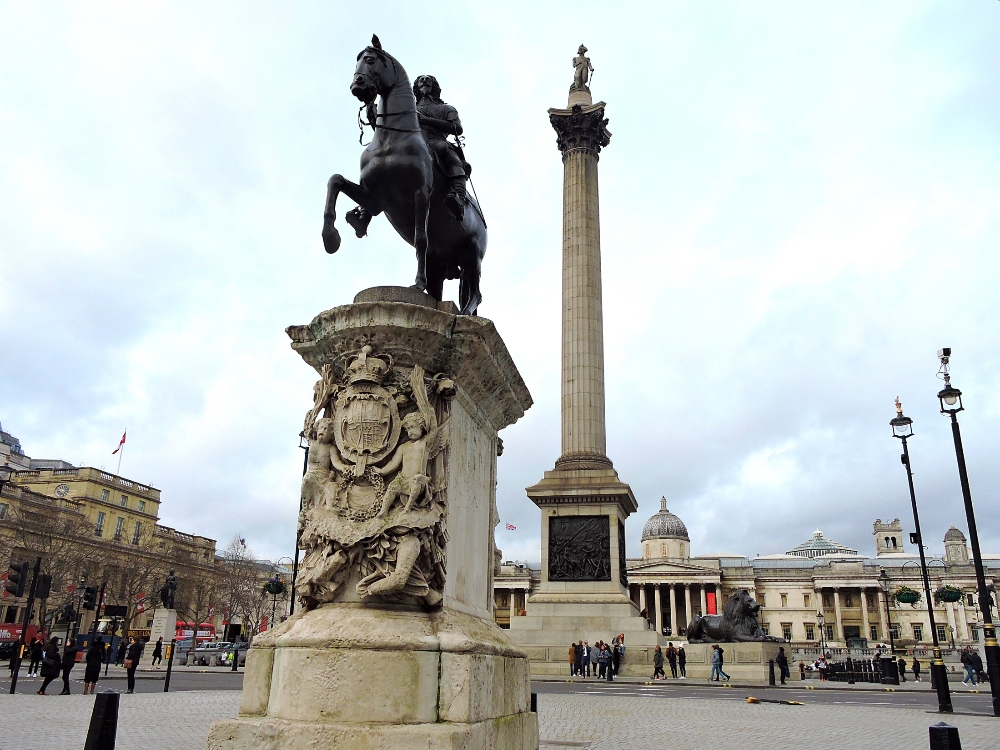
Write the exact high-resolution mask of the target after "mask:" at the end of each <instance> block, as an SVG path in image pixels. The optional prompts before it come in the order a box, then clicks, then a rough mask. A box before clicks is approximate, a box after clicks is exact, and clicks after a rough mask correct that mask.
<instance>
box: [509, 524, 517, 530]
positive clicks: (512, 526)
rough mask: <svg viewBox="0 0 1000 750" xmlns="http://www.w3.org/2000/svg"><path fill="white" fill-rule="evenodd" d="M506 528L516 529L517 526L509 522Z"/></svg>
mask: <svg viewBox="0 0 1000 750" xmlns="http://www.w3.org/2000/svg"><path fill="white" fill-rule="evenodd" d="M507 530H508V531H517V526H515V525H514V524H512V523H509V524H507Z"/></svg>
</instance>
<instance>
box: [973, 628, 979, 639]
mask: <svg viewBox="0 0 1000 750" xmlns="http://www.w3.org/2000/svg"><path fill="white" fill-rule="evenodd" d="M972 640H973V641H975V642H976V643H979V628H972Z"/></svg>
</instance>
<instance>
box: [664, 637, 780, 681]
mask: <svg viewBox="0 0 1000 750" xmlns="http://www.w3.org/2000/svg"><path fill="white" fill-rule="evenodd" d="M674 645H677V644H674ZM718 645H720V646H722V648H723V651H724V653H723V659H724V660H725V663H724V664H723V665H722V671H723V672H725V673H726V674H728V675H729V677H730V679H731V680H732V681H733V682H749V683H753V684H757V685H766V684H767V679H768V672H767V662H768V660H769V659H774V658H775V657H776V656H777V655H778V649H779V648H781V646H785V653H786V654H787V653H789V652H788V646H787V644H782V643H767V642H754V643H720V644H718ZM684 652H685V653H686V654H687V676H688V678H689V679H695V680H707V679H708V676H709V675H710V674H711V672H712V644H711V643H688V644H686V645H685V646H684ZM790 661H791V657H789V662H790ZM774 670H775V672H774V675H775V677H776V678H777V679H781V675H780V673H779V672H778V667H777V665H775V667H774Z"/></svg>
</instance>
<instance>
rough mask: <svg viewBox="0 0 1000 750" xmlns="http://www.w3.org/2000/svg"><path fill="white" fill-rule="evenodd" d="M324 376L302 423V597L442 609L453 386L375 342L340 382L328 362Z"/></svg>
mask: <svg viewBox="0 0 1000 750" xmlns="http://www.w3.org/2000/svg"><path fill="white" fill-rule="evenodd" d="M321 374H322V379H321V380H320V381H319V382H318V383H317V384H316V387H315V389H314V403H313V408H312V409H310V410H309V412H308V413H307V415H306V423H305V426H304V427H305V432H306V435H307V436H308V437H309V460H308V466H307V470H306V473H305V476H304V477H303V480H302V514H301V516H300V518H299V524H300V529H301V532H302V533H301V543H302V547H303V548H304V549H306V556H305V559H304V561H303V564H302V574H301V576H300V579H299V581H300V583H299V586H298V590H299V594H300V598H301V599H302V601H303V603H304V605H305V606H306V607H315V606H318V605H319V604H322V603H324V602H330V601H338V600H344V599H354V600H362V601H363V600H366V599H368V598H371V597H382V598H388V599H390V600H397V601H413V600H422V601H423V602H425V603H427V604H437V603H439V602H440V601H441V598H442V592H443V589H444V577H445V552H444V550H445V544H446V542H447V532H446V530H445V528H444V512H445V508H446V494H447V486H446V483H445V480H444V477H445V476H446V463H445V462H446V458H447V456H446V450H445V449H446V447H447V444H448V432H449V423H448V420H447V416H448V405H449V401H450V399H451V397H452V396H454V394H455V385H454V382H453V381H452V380H451V379H450V378H448V377H446V376H444V375H434V376H428V375H427V373H425V372H424V370H423V369H422V368H421V367H419V366H414V367H412V368H410V369H409V372H408V373H407V372H404V371H403V370H402V369H401V368H397V367H394V365H393V362H392V359H391V358H390V357H389V356H387V355H377V354H374V353H373V351H372V348H371V347H370V346H364V347H362V349H361V351H360V353H359V354H357V356H355V357H354V358H353V359H351V360H350V362H349V363H348V364H347V366H346V367H345V368H344V374H343V376H342V377H340V378H338V377H336V376H335V374H334V370H333V368H332V367H331V366H330V365H324V366H323V368H322V371H321ZM432 401H433V403H432ZM348 584H351V585H350V586H349V587H348Z"/></svg>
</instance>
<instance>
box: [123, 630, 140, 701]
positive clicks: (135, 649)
mask: <svg viewBox="0 0 1000 750" xmlns="http://www.w3.org/2000/svg"><path fill="white" fill-rule="evenodd" d="M128 640H129V644H128V650H127V651H126V652H125V658H124V659H123V660H122V664H123V665H124V667H125V669H126V671H127V673H128V690H126V691H125V692H126V693H134V692H135V670H136V669H138V668H139V660H140V659H141V658H142V641H140V640H139V639H138V638H136V637H135V636H132V637H131V638H129V639H128Z"/></svg>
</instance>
